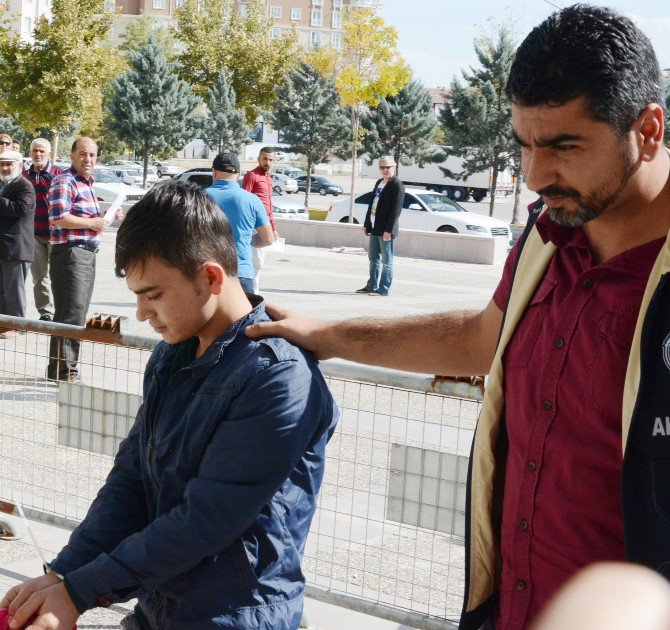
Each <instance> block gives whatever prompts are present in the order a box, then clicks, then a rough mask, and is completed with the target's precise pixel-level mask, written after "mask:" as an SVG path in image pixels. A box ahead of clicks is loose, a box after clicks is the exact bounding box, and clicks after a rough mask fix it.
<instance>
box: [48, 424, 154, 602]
mask: <svg viewBox="0 0 670 630" xmlns="http://www.w3.org/2000/svg"><path fill="white" fill-rule="evenodd" d="M138 417H139V414H138ZM147 522H148V516H147V509H146V499H145V496H144V486H143V484H142V477H141V472H140V463H139V422H138V421H137V420H136V421H135V425H134V426H133V428H132V429H131V431H130V433H129V434H128V437H127V438H126V439H125V440H124V441H123V442H121V446H120V447H119V452H118V453H117V455H116V458H115V460H114V466H113V468H112V470H111V472H110V473H109V475H108V477H107V480H106V481H105V485H104V486H103V487H102V488H101V490H100V492H99V493H98V496H97V497H96V498H95V501H94V502H93V503H92V504H91V507H90V509H89V510H88V513H87V514H86V518H85V519H84V521H83V522H82V523H81V525H79V527H77V529H75V530H74V532H72V535H71V536H70V540H69V541H68V544H67V545H66V546H65V547H64V548H63V549H62V550H61V552H60V553H59V554H58V556H57V557H56V559H55V560H54V561H53V562H51V563H50V564H51V567H52V568H53V569H54V570H55V571H56V572H57V573H61V574H63V575H69V573H70V572H71V571H74V570H76V569H78V568H79V567H81V566H84V565H87V564H88V563H90V562H91V561H93V560H94V559H95V558H97V557H98V556H99V555H100V554H103V553H108V552H110V551H112V550H113V549H114V548H115V547H116V546H117V545H118V544H119V543H120V542H121V541H122V540H124V539H126V538H127V537H128V536H130V535H131V534H133V533H135V532H137V531H139V530H141V529H143V528H144V527H146V525H147ZM75 590H76V591H77V592H79V589H78V588H75ZM93 606H95V603H90V607H93Z"/></svg>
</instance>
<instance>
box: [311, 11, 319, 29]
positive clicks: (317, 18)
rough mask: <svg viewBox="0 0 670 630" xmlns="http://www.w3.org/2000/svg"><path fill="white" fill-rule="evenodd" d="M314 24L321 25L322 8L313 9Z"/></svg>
mask: <svg viewBox="0 0 670 630" xmlns="http://www.w3.org/2000/svg"><path fill="white" fill-rule="evenodd" d="M311 24H312V26H321V9H312V22H311Z"/></svg>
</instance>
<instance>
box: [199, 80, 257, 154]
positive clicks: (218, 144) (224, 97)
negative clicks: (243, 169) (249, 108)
mask: <svg viewBox="0 0 670 630" xmlns="http://www.w3.org/2000/svg"><path fill="white" fill-rule="evenodd" d="M235 105H236V97H235V90H233V88H232V86H231V85H230V83H229V81H228V77H227V76H226V72H225V70H221V74H219V79H218V81H217V82H216V83H215V84H214V85H213V86H212V87H211V88H210V90H209V100H208V101H207V109H208V110H209V113H208V116H207V118H206V119H205V121H204V123H203V130H202V132H201V134H200V137H201V138H202V139H203V140H204V141H205V142H206V143H207V146H209V147H214V148H215V149H216V150H217V151H218V152H219V153H221V152H223V151H232V152H233V153H239V151H240V149H241V148H242V145H243V144H244V143H245V142H248V141H249V134H250V133H251V128H250V127H249V125H247V120H246V116H245V115H244V111H243V110H241V109H238V108H237V107H236V106H235Z"/></svg>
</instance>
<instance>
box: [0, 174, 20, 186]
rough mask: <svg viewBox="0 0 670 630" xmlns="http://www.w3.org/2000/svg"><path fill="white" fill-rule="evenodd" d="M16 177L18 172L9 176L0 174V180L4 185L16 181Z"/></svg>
mask: <svg viewBox="0 0 670 630" xmlns="http://www.w3.org/2000/svg"><path fill="white" fill-rule="evenodd" d="M18 176H19V173H18V171H17V172H14V173H10V174H9V175H3V174H2V173H0V180H2V181H3V182H4V183H5V184H7V183H9V182H11V181H12V180H14V179H16V178H17V177H18Z"/></svg>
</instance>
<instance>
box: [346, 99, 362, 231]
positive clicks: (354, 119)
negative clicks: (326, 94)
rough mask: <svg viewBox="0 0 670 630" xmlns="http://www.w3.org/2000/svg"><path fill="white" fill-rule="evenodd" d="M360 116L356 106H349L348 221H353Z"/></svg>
mask: <svg viewBox="0 0 670 630" xmlns="http://www.w3.org/2000/svg"><path fill="white" fill-rule="evenodd" d="M360 123H361V117H360V114H359V112H358V108H357V107H352V108H351V127H352V130H353V132H354V138H353V140H354V142H353V149H352V152H351V194H350V196H349V223H353V222H354V197H355V195H354V184H355V183H356V154H357V153H358V129H359V127H360Z"/></svg>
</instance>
